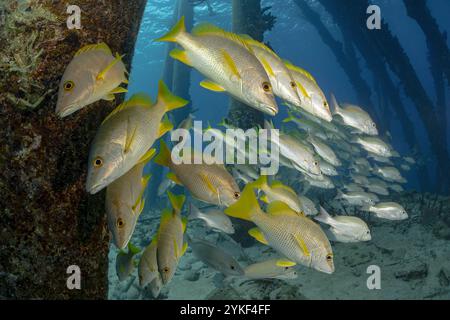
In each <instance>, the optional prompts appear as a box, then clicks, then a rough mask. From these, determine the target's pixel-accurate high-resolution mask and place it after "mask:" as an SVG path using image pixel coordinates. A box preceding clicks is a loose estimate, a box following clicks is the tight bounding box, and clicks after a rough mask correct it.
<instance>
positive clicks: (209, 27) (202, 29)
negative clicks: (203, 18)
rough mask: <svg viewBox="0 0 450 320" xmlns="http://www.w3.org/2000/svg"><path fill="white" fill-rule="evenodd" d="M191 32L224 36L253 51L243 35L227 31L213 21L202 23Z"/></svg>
mask: <svg viewBox="0 0 450 320" xmlns="http://www.w3.org/2000/svg"><path fill="white" fill-rule="evenodd" d="M191 33H192V34H193V35H195V36H205V35H215V36H219V37H223V38H225V39H228V40H231V41H233V42H234V43H236V44H239V45H240V46H242V47H244V48H245V49H247V50H248V51H250V52H252V53H253V50H252V48H251V47H250V46H249V45H248V44H247V42H246V41H245V40H244V39H243V38H242V37H241V36H238V35H237V34H234V33H232V32H227V31H225V30H223V29H221V28H219V27H217V26H215V25H213V24H211V23H200V24H198V25H196V26H195V27H194V28H193V29H192V32H191Z"/></svg>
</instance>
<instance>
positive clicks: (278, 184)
mask: <svg viewBox="0 0 450 320" xmlns="http://www.w3.org/2000/svg"><path fill="white" fill-rule="evenodd" d="M270 187H271V188H274V189H283V190H286V191H288V192H290V193H293V194H295V191H294V190H293V189H292V188H291V187H289V186H287V185H285V184H283V183H282V182H281V181H277V180H274V181H272V184H271V185H270Z"/></svg>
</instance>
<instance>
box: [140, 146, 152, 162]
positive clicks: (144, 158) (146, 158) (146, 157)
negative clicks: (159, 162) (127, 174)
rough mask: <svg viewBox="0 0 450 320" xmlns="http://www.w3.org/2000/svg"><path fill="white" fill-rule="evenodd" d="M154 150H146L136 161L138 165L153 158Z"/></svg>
mask: <svg viewBox="0 0 450 320" xmlns="http://www.w3.org/2000/svg"><path fill="white" fill-rule="evenodd" d="M155 153H156V149H155V148H152V149H150V150H148V151H147V152H146V153H145V154H144V155H143V156H142V157H141V158H140V159H139V161H138V163H147V162H149V161H150V160H152V158H153V157H154V156H155Z"/></svg>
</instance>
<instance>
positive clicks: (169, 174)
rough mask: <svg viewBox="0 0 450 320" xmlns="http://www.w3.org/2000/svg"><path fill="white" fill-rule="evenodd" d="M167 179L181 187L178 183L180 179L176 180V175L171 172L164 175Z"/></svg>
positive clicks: (180, 183)
mask: <svg viewBox="0 0 450 320" xmlns="http://www.w3.org/2000/svg"><path fill="white" fill-rule="evenodd" d="M166 177H167V179H169V180H172V181H173V182H175V183H176V184H177V185H179V186H182V185H183V183H182V182H181V181H180V179H178V177H177V175H176V174H175V173H173V172H169V173H168V174H167V175H166Z"/></svg>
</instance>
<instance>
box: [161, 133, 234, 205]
mask: <svg viewBox="0 0 450 320" xmlns="http://www.w3.org/2000/svg"><path fill="white" fill-rule="evenodd" d="M192 158H193V157H192ZM155 163H157V164H159V165H162V166H166V167H168V168H169V169H170V170H171V171H172V172H171V174H169V175H168V176H169V177H170V178H171V179H172V180H174V181H175V182H176V183H177V184H179V185H183V186H185V187H186V188H187V189H188V190H189V192H190V193H191V195H192V196H193V197H194V198H197V199H198V200H201V201H204V202H207V203H210V204H214V205H217V206H222V207H223V206H229V205H231V204H233V203H234V202H236V200H237V199H239V197H240V194H241V193H240V190H239V186H238V185H237V183H236V181H235V180H234V178H233V176H232V175H231V174H230V173H229V172H228V171H227V169H226V168H225V167H224V166H223V165H221V164H206V163H202V164H194V163H192V164H187V163H180V164H175V163H173V162H172V158H171V152H170V150H169V149H168V148H167V145H166V144H165V142H164V141H162V140H161V147H160V153H159V154H158V155H157V156H156V157H155Z"/></svg>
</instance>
